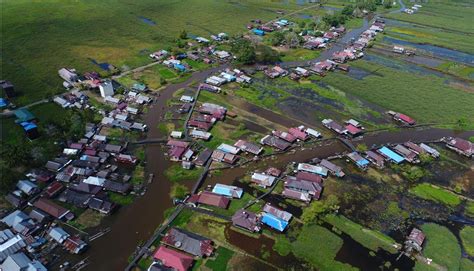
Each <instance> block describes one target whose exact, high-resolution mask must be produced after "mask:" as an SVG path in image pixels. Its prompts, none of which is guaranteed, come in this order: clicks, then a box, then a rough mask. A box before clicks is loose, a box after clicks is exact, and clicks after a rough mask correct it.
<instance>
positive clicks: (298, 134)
mask: <svg viewBox="0 0 474 271" xmlns="http://www.w3.org/2000/svg"><path fill="white" fill-rule="evenodd" d="M288 133H290V134H291V135H293V136H294V137H296V138H297V139H299V140H303V141H305V140H306V139H308V134H307V133H306V132H305V131H303V130H301V129H299V128H297V127H292V128H290V129H288Z"/></svg>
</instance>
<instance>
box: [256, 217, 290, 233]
mask: <svg viewBox="0 0 474 271" xmlns="http://www.w3.org/2000/svg"><path fill="white" fill-rule="evenodd" d="M261 220H262V223H263V224H266V225H267V226H269V227H271V228H273V229H275V230H277V231H279V232H283V231H285V229H286V227H287V226H288V221H285V220H283V219H281V218H278V217H276V216H274V215H272V214H270V213H263V215H262V219H261Z"/></svg>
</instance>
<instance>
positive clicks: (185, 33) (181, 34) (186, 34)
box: [179, 30, 188, 40]
mask: <svg viewBox="0 0 474 271" xmlns="http://www.w3.org/2000/svg"><path fill="white" fill-rule="evenodd" d="M179 38H180V39H182V40H185V39H187V38H188V32H186V30H182V31H181V33H179Z"/></svg>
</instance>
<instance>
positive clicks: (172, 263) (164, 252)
mask: <svg viewBox="0 0 474 271" xmlns="http://www.w3.org/2000/svg"><path fill="white" fill-rule="evenodd" d="M153 258H154V259H155V260H157V261H160V263H161V264H162V265H164V266H166V267H171V268H173V269H175V270H177V271H186V270H188V269H189V268H190V267H191V265H192V264H193V257H191V256H189V255H187V254H184V253H181V252H178V251H176V250H173V249H170V248H167V247H165V246H160V247H159V248H158V250H157V251H156V252H155V254H154V255H153Z"/></svg>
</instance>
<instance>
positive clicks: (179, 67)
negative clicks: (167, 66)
mask: <svg viewBox="0 0 474 271" xmlns="http://www.w3.org/2000/svg"><path fill="white" fill-rule="evenodd" d="M174 68H175V69H176V70H178V71H180V72H184V71H186V67H185V66H184V65H183V64H178V63H175V64H174Z"/></svg>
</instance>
